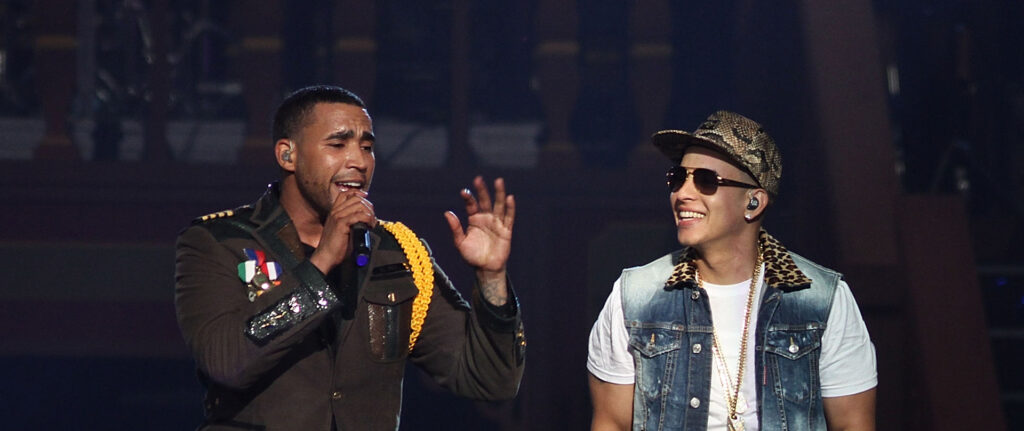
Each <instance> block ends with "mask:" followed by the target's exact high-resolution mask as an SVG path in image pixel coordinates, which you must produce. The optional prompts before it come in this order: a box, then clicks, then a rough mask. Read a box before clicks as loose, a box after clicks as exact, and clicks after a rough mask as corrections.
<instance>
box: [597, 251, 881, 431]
mask: <svg viewBox="0 0 1024 431" xmlns="http://www.w3.org/2000/svg"><path fill="white" fill-rule="evenodd" d="M760 273H761V274H762V277H761V278H760V279H759V280H758V287H757V292H755V297H754V298H755V299H754V304H753V308H752V309H751V322H750V325H751V326H750V329H749V331H748V334H747V337H748V338H747V343H748V344H747V356H746V364H745V366H744V372H743V384H742V385H741V388H740V390H741V393H742V396H741V401H745V404H746V405H747V407H746V408H745V409H744V408H743V406H742V404H744V403H743V402H741V403H737V405H738V407H737V412H739V411H741V410H742V414H741V416H742V417H743V421H744V425H746V429H747V430H750V431H756V430H757V428H758V427H757V411H756V409H757V398H756V397H757V383H756V381H755V380H756V374H757V372H756V370H755V369H754V354H755V352H754V343H755V341H754V335H755V332H756V331H755V330H756V327H755V326H754V325H756V323H757V318H756V316H757V310H758V306H759V299H760V298H761V292H762V289H763V288H764V279H763V274H764V270H763V268H762V270H761V271H760ZM749 286H750V280H747V281H744V282H741V283H737V284H733V285H716V284H711V283H707V282H704V288H705V291H706V292H707V295H708V299H709V301H710V305H711V318H712V324H713V325H714V327H715V331H716V333H717V334H718V341H719V343H721V347H722V350H723V353H724V355H723V356H724V357H725V362H726V368H727V369H728V375H729V377H730V380H729V383H727V384H728V385H734V384H736V380H735V379H736V373H737V369H738V366H737V358H738V357H739V351H740V337H741V334H742V332H743V317H744V315H745V312H746V306H747V294H748V292H749V291H748V288H749ZM621 288H622V287H621V285H620V280H616V281H615V284H614V285H612V292H611V294H610V295H609V296H608V300H607V301H606V302H605V304H604V308H603V309H602V310H601V314H599V315H598V317H597V321H596V322H595V323H594V327H593V329H592V330H591V331H590V346H589V349H588V355H587V369H588V370H589V371H590V373H591V374H593V375H594V376H595V377H597V378H598V379H601V380H603V381H606V382H609V383H616V384H623V385H631V384H633V382H634V369H633V356H632V355H631V354H630V353H629V332H628V331H627V329H626V325H625V318H624V317H623V313H622V295H621V293H620V290H621ZM704 347H705V348H709V349H710V348H711V346H704ZM712 354H714V353H713V352H712ZM712 365H713V366H712V372H711V400H710V402H711V404H710V405H709V407H708V412H709V416H708V430H725V429H726V422H725V417H726V411H727V404H726V395H725V394H726V392H725V391H726V390H727V389H725V388H726V384H724V383H725V382H726V380H725V379H724V378H723V376H721V374H720V373H721V370H720V368H721V367H720V366H719V363H718V361H717V360H716V359H712ZM818 367H819V370H820V377H821V395H822V397H839V396H843V395H852V394H856V393H859V392H863V391H866V390H868V389H871V388H873V387H875V386H876V385H877V384H878V374H877V371H876V366H875V346H874V344H872V343H871V339H870V337H869V336H868V331H867V327H866V326H865V325H864V320H863V319H862V318H861V315H860V311H859V309H858V308H857V303H856V301H855V300H854V299H853V294H852V293H851V292H850V287H849V286H848V285H847V284H846V282H845V281H842V280H840V281H839V285H838V286H837V287H836V291H835V296H834V299H833V301H832V310H831V312H830V314H829V316H828V322H827V324H826V327H825V332H824V334H823V335H822V342H821V357H820V358H819V360H818Z"/></svg>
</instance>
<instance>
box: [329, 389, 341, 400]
mask: <svg viewBox="0 0 1024 431" xmlns="http://www.w3.org/2000/svg"><path fill="white" fill-rule="evenodd" d="M331 399H332V400H340V399H341V392H340V391H334V392H331Z"/></svg>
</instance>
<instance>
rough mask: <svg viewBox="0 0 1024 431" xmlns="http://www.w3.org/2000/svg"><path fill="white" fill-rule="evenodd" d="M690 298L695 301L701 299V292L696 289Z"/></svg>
mask: <svg viewBox="0 0 1024 431" xmlns="http://www.w3.org/2000/svg"><path fill="white" fill-rule="evenodd" d="M690 299H692V300H694V301H696V300H698V299H700V292H698V291H696V290H694V291H693V293H691V294H690Z"/></svg>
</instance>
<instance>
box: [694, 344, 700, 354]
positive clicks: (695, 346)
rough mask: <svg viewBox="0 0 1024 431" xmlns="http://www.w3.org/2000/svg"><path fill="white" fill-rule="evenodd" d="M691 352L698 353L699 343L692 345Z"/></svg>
mask: <svg viewBox="0 0 1024 431" xmlns="http://www.w3.org/2000/svg"><path fill="white" fill-rule="evenodd" d="M693 353H700V343H697V344H694V345H693Z"/></svg>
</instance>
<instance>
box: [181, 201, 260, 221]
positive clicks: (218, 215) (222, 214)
mask: <svg viewBox="0 0 1024 431" xmlns="http://www.w3.org/2000/svg"><path fill="white" fill-rule="evenodd" d="M249 209H252V207H251V206H250V205H244V206H240V207H238V208H235V209H230V210H223V211H217V212H213V213H209V214H207V215H204V216H201V217H196V218H194V219H192V224H199V223H204V222H208V221H210V220H217V219H223V218H228V217H234V216H236V215H241V214H239V213H242V212H245V211H246V210H249Z"/></svg>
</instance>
